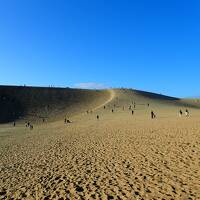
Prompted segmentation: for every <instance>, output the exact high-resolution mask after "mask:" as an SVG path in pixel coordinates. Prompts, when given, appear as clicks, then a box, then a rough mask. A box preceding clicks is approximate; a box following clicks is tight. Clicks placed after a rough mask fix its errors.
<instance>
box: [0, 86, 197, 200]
mask: <svg viewBox="0 0 200 200" xmlns="http://www.w3.org/2000/svg"><path fill="white" fill-rule="evenodd" d="M91 93H92V91H91ZM98 94H99V93H98ZM95 95H96V94H95ZM95 95H94V96H93V97H94V98H93V100H92V101H90V102H88V103H87V102H84V101H83V102H80V103H79V108H80V109H79V112H74V109H73V108H70V109H71V113H70V111H69V110H70V109H69V110H68V112H69V114H70V120H72V122H73V123H70V124H64V123H63V118H62V117H63V116H64V114H62V117H61V118H59V117H55V120H53V117H52V116H51V117H49V118H51V119H52V120H49V121H47V122H45V123H39V122H37V120H35V118H33V120H35V123H34V129H33V130H29V129H28V128H26V127H25V126H24V121H23V120H19V121H16V127H12V124H10V123H6V124H2V125H0V177H1V179H0V199H200V178H199V177H200V157H199V155H200V131H199V130H200V123H199V117H200V113H199V109H198V108H199V106H200V104H198V102H195V103H194V102H191V101H185V100H181V99H177V98H168V97H166V98H165V97H164V96H157V95H154V94H152V93H145V95H144V93H142V92H141V93H140V92H139V91H134V90H127V89H113V90H108V91H107V92H104V93H101V94H100V97H99V96H97V98H95ZM158 97H161V98H158ZM148 104H149V105H148ZM73 105H74V104H73ZM134 105H135V107H134ZM76 106H77V104H76ZM104 106H105V108H104ZM130 106H131V109H129V107H130ZM186 108H187V109H189V112H190V116H189V117H185V116H184V115H183V116H182V117H179V115H178V111H179V109H182V110H183V111H184V110H185V109H186ZM88 109H89V110H93V112H92V113H89V114H87V113H86V112H85V111H86V110H88ZM112 109H113V111H114V112H111V111H112ZM132 109H133V110H134V114H133V115H132V112H131V110H132ZM151 110H153V111H154V112H155V113H156V116H157V117H156V119H154V120H152V119H150V111H151ZM53 112H54V111H53ZM65 112H66V110H64V113H65ZM96 115H99V120H97V118H96ZM30 119H31V118H30Z"/></svg>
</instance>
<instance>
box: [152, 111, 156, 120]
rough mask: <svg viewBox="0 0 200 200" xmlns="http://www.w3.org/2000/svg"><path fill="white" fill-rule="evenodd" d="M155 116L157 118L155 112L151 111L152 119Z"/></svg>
mask: <svg viewBox="0 0 200 200" xmlns="http://www.w3.org/2000/svg"><path fill="white" fill-rule="evenodd" d="M154 118H156V115H155V114H154V112H153V111H151V119H154Z"/></svg>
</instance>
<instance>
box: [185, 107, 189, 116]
mask: <svg viewBox="0 0 200 200" xmlns="http://www.w3.org/2000/svg"><path fill="white" fill-rule="evenodd" d="M185 116H186V117H189V111H188V109H186V110H185Z"/></svg>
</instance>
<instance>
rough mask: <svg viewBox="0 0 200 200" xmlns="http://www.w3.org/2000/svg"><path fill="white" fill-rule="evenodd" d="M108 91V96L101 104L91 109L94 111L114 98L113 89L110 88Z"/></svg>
mask: <svg viewBox="0 0 200 200" xmlns="http://www.w3.org/2000/svg"><path fill="white" fill-rule="evenodd" d="M109 92H110V98H109V99H108V100H107V101H105V102H104V103H103V104H101V105H99V106H97V107H95V108H93V109H92V110H93V111H95V110H97V109H99V108H101V107H103V106H105V105H106V104H108V103H110V102H111V101H112V100H113V99H114V98H115V91H114V90H112V89H110V90H109Z"/></svg>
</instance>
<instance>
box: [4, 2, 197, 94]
mask: <svg viewBox="0 0 200 200" xmlns="http://www.w3.org/2000/svg"><path fill="white" fill-rule="evenodd" d="M0 84H3V85H23V84H26V85H37V86H48V85H55V86H69V87H74V86H88V87H95V86H96V87H128V88H136V89H141V90H147V91H152V92H157V93H162V94H167V95H171V96H177V97H191V96H200V88H199V86H200V1H198V0H196V1H194V0H187V1H185V0H137V1H134V0H70V1H68V0H1V1H0Z"/></svg>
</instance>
